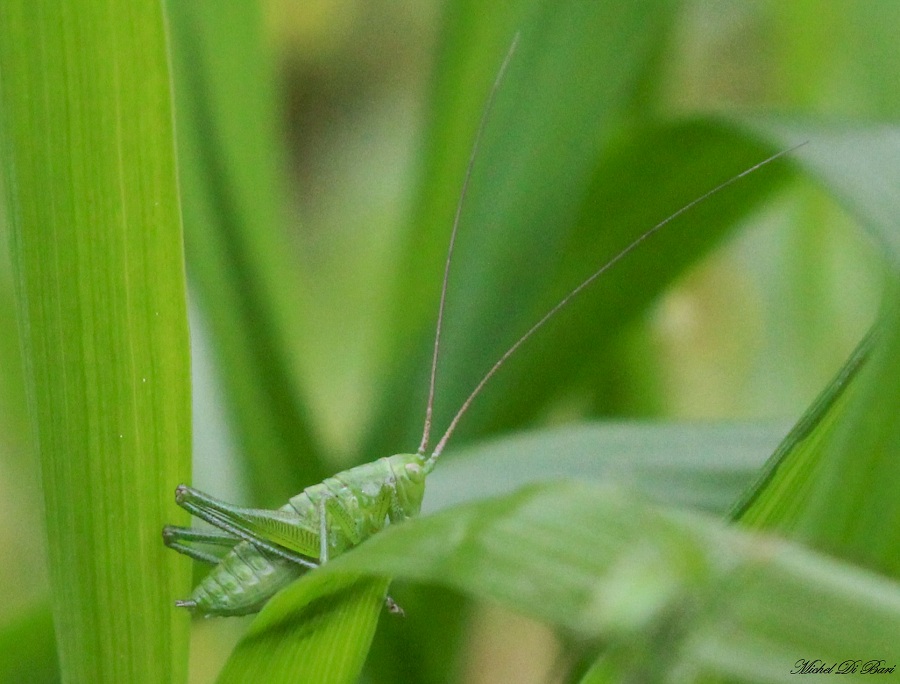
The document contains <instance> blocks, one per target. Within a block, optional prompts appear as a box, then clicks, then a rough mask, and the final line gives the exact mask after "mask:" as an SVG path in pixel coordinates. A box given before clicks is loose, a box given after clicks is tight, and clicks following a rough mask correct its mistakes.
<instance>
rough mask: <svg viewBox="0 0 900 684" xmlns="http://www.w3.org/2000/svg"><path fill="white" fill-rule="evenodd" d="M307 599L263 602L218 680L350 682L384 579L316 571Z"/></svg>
mask: <svg viewBox="0 0 900 684" xmlns="http://www.w3.org/2000/svg"><path fill="white" fill-rule="evenodd" d="M312 579H313V580H314V581H312V582H310V583H307V584H306V585H305V588H304V592H305V596H306V599H305V600H304V599H303V598H300V599H297V597H296V596H292V599H293V600H283V599H281V598H280V597H276V598H274V599H272V600H271V601H270V602H269V603H268V604H266V606H265V608H263V611H262V612H261V613H260V615H259V617H257V618H256V619H255V620H254V621H253V624H252V625H251V626H250V628H249V629H248V630H247V633H246V634H245V635H244V637H243V639H242V640H241V642H240V643H239V644H238V646H237V648H235V650H234V652H233V653H232V654H231V657H230V658H229V660H228V663H227V664H226V666H225V669H224V670H223V672H222V674H221V676H220V677H219V680H218V681H219V682H220V684H237V683H239V682H260V681H264V682H267V684H279V682H284V683H285V684H288V683H291V684H306V683H308V684H345V683H346V684H350V683H351V682H355V681H357V679H358V677H359V673H360V671H361V670H362V666H363V663H364V662H365V659H366V655H367V654H368V652H369V644H370V643H371V642H372V637H373V636H374V634H375V626H376V625H377V623H378V617H379V615H380V614H381V613H382V612H383V611H384V610H385V607H384V595H385V591H386V590H387V585H388V582H387V581H386V580H382V579H378V578H360V577H354V576H352V575H328V576H325V575H320V576H319V577H317V578H312Z"/></svg>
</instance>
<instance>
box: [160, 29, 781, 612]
mask: <svg viewBox="0 0 900 684" xmlns="http://www.w3.org/2000/svg"><path fill="white" fill-rule="evenodd" d="M515 45H516V41H513V44H512V46H511V47H510V49H509V52H508V53H507V55H506V58H505V59H504V61H503V63H502V65H501V66H500V69H499V71H498V74H497V76H496V79H495V80H494V83H493V86H492V87H491V90H490V92H489V94H488V98H487V102H486V104H485V107H484V112H483V113H482V116H481V121H480V124H479V127H478V129H477V131H476V133H475V137H474V142H473V144H472V150H471V153H470V156H469V161H468V166H467V169H466V173H465V176H464V179H463V183H462V189H461V191H460V196H459V200H458V202H457V207H456V214H455V218H454V221H453V226H452V229H451V232H450V244H449V247H448V250H447V256H446V261H445V264H444V275H443V285H442V288H441V295H440V302H439V305H438V313H437V323H436V326H435V335H434V349H433V355H432V361H431V375H430V384H429V392H428V402H427V405H426V410H425V421H424V428H423V431H422V440H421V443H420V444H419V448H418V450H417V451H416V453H411V454H396V455H394V456H388V457H385V458H380V459H378V460H377V461H374V462H373V463H367V464H364V465H360V466H356V467H355V468H350V469H349V470H345V471H343V472H341V473H338V474H336V475H334V476H333V477H329V478H327V479H325V480H324V481H323V482H321V483H319V484H315V485H312V486H311V487H307V488H306V489H305V490H303V491H302V492H301V493H299V494H297V495H296V496H295V497H293V498H292V499H291V500H290V501H289V502H288V503H287V504H285V505H284V506H283V507H281V508H280V509H278V510H262V509H253V508H241V507H237V506H233V505H230V504H228V503H225V502H223V501H219V500H217V499H214V498H212V497H210V496H208V495H206V494H203V493H202V492H199V491H197V490H195V489H192V488H191V487H188V486H187V485H179V486H178V488H177V489H176V491H175V500H176V502H177V503H178V505H179V506H181V507H182V508H184V509H186V510H187V511H188V512H190V513H191V514H192V515H194V516H196V517H198V518H200V519H202V520H204V521H206V522H207V523H209V524H211V525H212V526H213V527H214V528H215V529H212V530H198V529H192V528H184V527H174V526H167V527H166V528H164V530H163V539H164V540H165V543H166V545H167V546H169V547H171V548H173V549H175V550H176V551H179V552H181V553H184V554H186V555H188V556H190V557H191V558H194V559H196V560H199V561H203V562H206V563H210V564H212V565H214V566H215V567H214V568H213V569H212V571H211V572H210V573H209V574H208V575H207V576H206V578H205V579H203V580H202V581H201V582H200V584H199V585H198V586H197V587H196V588H195V589H194V591H193V593H192V594H191V597H190V598H189V599H186V600H183V601H178V602H177V605H179V606H183V607H185V608H189V609H191V610H193V611H197V612H199V613H202V614H205V615H223V616H224V615H245V614H248V613H253V612H256V611H258V610H260V608H262V606H263V605H264V604H265V603H266V601H268V600H269V599H270V598H271V597H272V596H273V595H274V594H275V593H276V592H278V591H279V590H280V589H282V588H283V587H285V586H286V585H288V584H289V583H291V582H292V581H293V580H295V579H296V578H298V577H299V576H300V575H302V574H303V573H305V572H307V571H309V570H310V569H314V568H316V567H318V566H319V565H321V564H323V563H325V562H327V561H328V559H329V558H333V557H335V556H337V555H339V554H341V553H343V552H344V551H346V550H348V549H350V548H352V547H354V546H356V545H358V544H360V543H361V542H363V541H364V540H365V539H367V538H368V537H370V536H372V535H373V534H375V533H376V532H378V531H380V530H382V529H384V528H385V527H386V526H387V525H389V524H392V523H398V522H400V521H402V520H406V519H407V518H411V517H414V516H416V515H417V514H418V513H419V510H420V508H421V505H422V499H423V497H424V494H425V479H426V477H427V476H428V474H429V473H430V472H431V471H432V469H433V468H434V466H435V463H436V462H437V460H438V458H439V457H440V455H441V453H442V452H443V451H444V447H445V446H446V445H447V442H448V440H449V439H450V437H451V435H452V434H453V431H454V430H455V429H456V426H457V424H458V423H459V421H460V420H461V419H462V417H463V415H465V413H466V411H468V409H469V407H470V406H471V404H472V402H473V401H474V400H475V398H476V397H477V396H478V395H479V394H480V393H481V391H482V389H483V388H484V386H485V385H486V384H487V383H488V381H489V380H490V379H491V378H492V377H493V376H494V374H495V373H496V372H497V371H498V370H499V369H500V367H501V366H502V365H503V364H504V363H505V362H506V361H507V359H509V357H511V356H512V355H513V354H514V353H515V352H516V351H517V350H518V349H519V347H521V346H522V345H523V344H524V343H525V342H526V341H527V340H528V339H529V338H530V337H531V336H532V335H534V334H535V333H536V332H537V331H538V330H540V329H541V328H542V327H543V326H544V325H545V324H546V323H547V322H548V321H549V320H550V319H551V318H552V317H553V316H555V315H556V314H557V313H558V312H559V311H560V310H561V309H562V308H563V307H565V306H566V305H568V304H569V303H570V302H571V301H572V299H573V298H575V297H576V296H577V295H578V294H579V293H581V292H582V290H584V289H585V288H587V287H588V286H590V285H591V284H592V283H593V282H594V281H595V280H597V278H599V277H600V276H601V275H602V274H603V273H604V272H605V271H606V270H607V269H609V268H610V267H612V266H613V265H614V264H615V263H616V262H618V261H619V260H620V259H622V258H623V257H625V256H626V255H627V254H628V253H629V252H631V251H632V250H633V249H635V248H636V247H637V246H638V245H639V244H640V243H641V242H643V241H644V240H646V239H647V238H648V237H650V236H651V235H653V234H654V233H656V232H657V231H658V230H660V229H661V228H662V227H663V226H665V225H666V224H668V223H669V222H671V221H672V220H673V219H675V218H676V217H678V216H680V215H681V214H683V213H685V212H686V211H688V210H689V209H691V208H692V207H694V206H695V205H697V204H699V203H700V202H702V201H704V200H705V199H707V198H708V197H710V196H711V195H713V194H715V193H717V192H718V191H720V190H722V189H723V188H725V187H727V186H729V185H731V184H732V183H734V182H736V181H737V180H739V179H740V178H743V177H744V176H746V175H748V174H750V173H752V172H753V171H755V170H756V169H758V168H760V167H761V166H763V165H765V164H768V163H769V162H771V161H773V160H774V159H776V158H778V157H780V156H782V155H783V154H786V153H787V152H789V151H790V150H784V151H782V152H779V153H778V154H775V155H773V156H771V157H769V158H768V159H765V160H764V161H761V162H759V163H758V164H756V165H754V166H752V167H750V168H748V169H746V170H745V171H743V172H742V173H740V174H738V175H736V176H733V177H732V178H730V179H728V180H726V181H725V182H723V183H721V184H720V185H718V186H717V187H715V188H713V189H712V190H710V191H708V192H707V193H706V194H704V195H702V196H701V197H698V198H697V199H695V200H694V201H692V202H690V203H689V204H687V205H685V206H684V207H682V208H681V209H679V210H678V211H676V212H675V213H674V214H672V215H671V216H669V217H668V218H666V219H665V220H663V221H661V222H660V223H658V224H657V225H655V226H654V227H652V228H650V229H649V230H647V231H645V232H644V233H642V234H641V235H640V236H639V237H637V238H636V239H635V240H634V241H633V242H631V243H630V244H629V245H628V246H627V247H625V248H624V249H622V250H621V251H620V252H619V253H618V254H617V255H616V256H614V257H613V258H612V259H611V260H609V261H608V262H606V263H605V264H604V265H603V266H601V267H600V268H598V269H597V270H596V271H595V272H594V273H593V274H591V275H590V276H589V277H588V278H586V279H585V280H584V281H583V282H581V283H580V284H579V285H578V286H577V287H575V288H574V289H573V290H572V291H571V292H569V293H568V294H567V295H566V296H565V297H564V298H563V299H562V300H560V301H559V302H558V303H557V304H556V306H554V307H553V308H552V309H550V310H549V311H548V312H547V313H546V314H545V315H544V316H543V317H542V318H541V319H540V320H539V321H537V323H535V324H534V325H533V326H532V327H531V328H529V329H528V330H527V331H526V332H525V334H523V335H522V336H521V337H520V338H519V339H518V340H517V341H516V342H515V343H514V344H513V345H512V346H511V347H510V348H509V349H508V350H507V351H506V352H505V353H504V354H503V355H502V356H501V357H500V358H499V359H498V360H497V361H496V363H495V364H494V365H493V366H492V367H491V368H490V370H488V372H487V373H486V374H485V376H484V377H483V378H482V379H481V380H480V381H479V382H478V384H477V385H475V388H474V389H473V390H472V392H471V394H470V395H469V396H468V398H467V399H466V400H465V401H464V402H463V404H462V406H461V407H460V408H459V410H458V411H457V413H456V415H455V416H454V417H453V419H452V420H451V421H450V424H449V426H448V427H447V430H446V432H444V434H443V436H442V437H441V438H440V439H439V440H438V442H437V445H436V446H435V447H434V449H433V450H432V451H431V452H430V453H429V452H428V447H429V443H430V434H431V423H432V406H433V404H434V396H435V380H436V375H437V362H438V354H439V351H440V343H441V327H442V323H443V318H444V303H445V300H446V295H447V283H448V279H449V274H450V264H451V260H452V256H453V247H454V243H455V241H456V234H457V229H458V227H459V223H460V216H461V213H462V207H463V203H464V200H465V196H466V189H467V187H468V183H469V178H470V177H471V173H472V167H473V165H474V162H475V158H476V154H477V151H478V145H479V142H480V140H481V137H482V133H483V131H484V128H485V125H486V122H487V119H488V115H489V112H490V109H491V106H492V104H493V100H494V96H495V94H496V92H497V89H498V87H499V84H500V82H501V80H502V78H503V74H504V72H505V70H506V67H507V65H508V64H509V61H510V59H511V57H512V54H513V52H514V50H515ZM792 149H794V148H792ZM196 545H200V547H203V548H198V547H197V546H196ZM210 548H216V549H218V550H219V552H218V553H216V552H213V551H207V550H204V549H210ZM386 602H387V606H388V608H389V610H391V611H392V612H401V611H400V609H399V607H398V606H397V605H396V604H395V603H394V602H393V601H392V600H391V599H390V598H387V599H386Z"/></svg>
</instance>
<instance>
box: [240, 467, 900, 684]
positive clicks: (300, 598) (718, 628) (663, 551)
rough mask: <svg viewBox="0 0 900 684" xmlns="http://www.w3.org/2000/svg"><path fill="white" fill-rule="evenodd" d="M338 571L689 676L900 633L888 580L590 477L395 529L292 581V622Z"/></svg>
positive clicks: (870, 646)
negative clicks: (503, 609)
mask: <svg viewBox="0 0 900 684" xmlns="http://www.w3.org/2000/svg"><path fill="white" fill-rule="evenodd" d="M345 573H354V575H355V574H356V573H359V574H362V575H369V574H371V575H376V576H377V575H381V576H394V577H396V578H401V579H405V580H408V581H414V582H425V583H429V584H440V585H444V586H450V587H454V588H456V589H458V590H460V591H463V592H466V593H470V594H473V595H475V596H477V597H480V598H482V599H486V600H491V601H497V602H500V603H502V604H504V605H506V606H509V607H511V608H513V609H514V610H518V611H521V612H523V613H525V614H527V615H530V616H532V617H534V618H537V619H539V620H541V621H544V622H547V623H549V624H551V625H555V626H557V627H559V628H561V629H563V630H564V631H566V632H568V633H569V634H570V635H571V636H572V637H573V638H576V639H578V640H581V641H582V643H584V644H596V643H597V640H601V641H602V643H603V644H605V645H608V646H611V647H618V648H622V649H625V653H626V655H627V656H628V657H627V658H625V660H626V661H627V662H634V659H635V658H639V657H642V656H643V657H645V658H646V657H649V654H652V655H653V657H654V658H655V659H656V660H655V661H654V668H658V669H659V671H662V672H667V673H672V672H676V671H681V672H689V673H691V675H692V677H693V678H694V679H693V680H697V681H705V678H708V677H727V678H734V679H740V678H742V677H747V676H752V678H753V679H754V681H759V682H776V681H778V682H781V681H785V679H786V678H787V677H788V676H789V673H790V671H791V669H792V668H793V667H794V666H795V663H796V661H797V659H798V658H800V657H803V655H804V654H812V653H814V654H816V657H820V658H822V659H825V660H836V661H838V662H840V661H842V660H845V659H847V658H848V657H856V656H857V655H858V656H859V657H861V658H865V659H868V658H878V657H886V658H891V657H893V656H892V655H891V654H892V653H893V649H894V647H895V646H896V636H895V635H896V634H898V633H900V585H898V584H897V583H895V582H891V581H889V580H887V579H885V578H884V577H880V576H878V575H875V574H874V573H869V572H866V571H863V570H860V569H858V568H854V567H852V566H850V565H847V564H843V563H839V562H835V561H833V560H829V559H828V558H826V557H824V556H821V555H818V554H816V553H813V552H811V551H808V550H805V549H803V548H802V547H799V546H797V545H794V544H791V543H788V542H782V541H778V540H776V539H774V538H771V537H763V536H759V535H751V534H748V533H746V532H742V531H740V530H738V529H736V528H727V527H725V526H724V525H723V524H721V523H718V522H716V521H713V520H710V519H708V518H705V517H700V516H698V515H695V514H690V515H689V514H686V513H683V512H682V513H676V512H672V511H667V510H665V509H657V508H654V507H652V506H647V505H645V504H642V503H640V502H638V501H636V500H634V498H633V497H629V496H625V495H623V494H622V493H621V492H617V491H614V490H611V489H609V488H602V487H596V486H586V485H583V484H570V483H560V484H555V485H543V486H536V487H532V488H528V489H526V490H522V491H519V492H517V493H515V494H512V495H509V496H505V497H501V498H498V499H494V500H489V501H482V502H478V503H473V504H467V505H464V506H460V507H458V508H455V509H452V510H448V511H444V512H442V513H438V514H436V515H434V516H430V517H425V518H420V519H417V520H414V521H411V522H409V523H406V524H403V525H397V526H394V527H391V528H389V529H387V530H385V531H384V532H383V533H382V534H379V535H377V536H375V537H373V538H371V539H370V540H368V541H367V542H365V543H364V544H362V545H361V546H360V547H358V548H356V549H354V550H353V551H350V552H348V553H347V554H345V555H343V556H341V557H339V558H336V559H334V561H332V562H330V563H329V564H327V565H325V566H324V567H323V568H321V569H319V570H317V571H316V572H314V573H312V574H310V575H309V576H308V577H306V578H304V579H301V580H299V581H298V582H297V583H295V584H294V585H291V586H290V587H288V588H287V589H285V590H284V591H283V592H282V593H281V594H279V595H278V596H277V597H276V599H275V601H277V606H278V608H277V611H278V614H279V616H280V617H281V618H283V619H290V618H289V616H290V615H291V614H292V611H293V610H299V609H301V608H302V606H303V605H305V604H306V603H307V602H308V601H309V600H310V598H311V593H312V592H314V591H324V592H327V591H328V580H327V579H325V577H326V576H327V577H331V576H335V577H343V576H344V575H345ZM343 581H350V580H349V579H348V580H341V582H343ZM341 582H339V583H338V586H341ZM320 600H324V598H320ZM275 617H276V615H275V611H274V610H273V611H272V612H270V614H269V616H268V618H267V621H268V622H269V623H270V624H271V622H272V620H273V619H274V618H275ZM262 618H263V615H260V619H262ZM848 624H852V625H854V628H853V629H847V628H846V627H847V625H848ZM270 638H271V639H272V641H271V642H269V646H268V647H274V644H275V643H276V641H275V640H276V639H277V638H278V637H277V634H276V633H275V632H273V633H272V634H271V635H270ZM254 646H256V647H257V648H265V647H266V645H265V644H263V643H259V642H258V643H256V644H254ZM853 654H856V655H853ZM889 664H890V663H888V665H889ZM636 672H640V670H635V671H633V672H631V674H635V673H636ZM849 678H850V679H851V681H858V680H859V679H858V678H857V679H854V678H853V677H852V676H849Z"/></svg>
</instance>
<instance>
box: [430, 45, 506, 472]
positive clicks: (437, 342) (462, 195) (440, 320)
mask: <svg viewBox="0 0 900 684" xmlns="http://www.w3.org/2000/svg"><path fill="white" fill-rule="evenodd" d="M518 43H519V34H518V33H516V35H515V36H514V37H513V40H512V43H511V44H510V46H509V49H508V50H507V51H506V57H504V58H503V62H502V63H501V64H500V68H499V69H498V70H497V75H496V76H495V77H494V83H493V85H491V90H490V92H489V93H488V98H487V102H485V105H484V110H483V111H482V112H481V121H479V123H478V129H477V130H476V132H475V139H474V141H473V142H472V150H471V152H470V153H469V163H468V164H467V165H466V175H465V176H464V177H463V183H462V189H461V190H460V192H459V200H457V202H456V213H455V215H454V217H453V229H452V230H451V231H450V245H449V246H448V247H447V258H446V261H445V262H444V280H443V283H442V284H441V301H440V304H439V305H438V316H437V324H436V325H435V329H434V351H433V353H432V356H431V378H430V380H429V383H428V404H427V405H426V407H425V424H424V426H423V428H422V441H421V442H420V443H419V449H418V453H419V454H420V455H424V453H425V451H426V450H427V449H428V441H429V439H430V438H431V417H432V413H433V409H434V386H435V380H436V379H437V364H438V354H439V353H440V348H441V329H442V328H443V324H444V304H445V302H446V300H447V283H448V281H449V280H450V262H451V261H452V260H453V247H454V246H455V245H456V233H457V232H458V230H459V220H460V217H461V216H462V210H463V204H464V203H465V199H466V192H467V191H468V189H469V180H470V179H471V177H472V168H473V167H474V166H475V158H476V157H477V156H478V146H479V144H480V143H481V138H482V136H483V134H484V129H485V127H486V126H487V122H488V118H489V115H490V112H491V108H492V107H493V104H494V98H495V96H496V95H497V91H498V90H499V89H500V83H501V82H502V81H503V75H504V74H505V73H506V68H507V67H508V66H509V62H510V60H511V59H512V56H513V53H514V52H515V51H516V45H518Z"/></svg>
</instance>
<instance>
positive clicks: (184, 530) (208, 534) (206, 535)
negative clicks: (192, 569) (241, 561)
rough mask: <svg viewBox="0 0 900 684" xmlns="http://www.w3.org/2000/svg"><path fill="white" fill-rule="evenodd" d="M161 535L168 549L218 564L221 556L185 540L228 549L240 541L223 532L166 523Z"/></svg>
mask: <svg viewBox="0 0 900 684" xmlns="http://www.w3.org/2000/svg"><path fill="white" fill-rule="evenodd" d="M162 535H163V543H164V544H165V545H166V546H168V547H169V548H170V549H173V550H175V551H178V553H183V554H184V555H185V556H188V557H190V558H193V559H194V560H196V561H200V562H201V563H208V564H209V565H218V564H219V562H220V561H221V560H222V558H221V556H219V555H217V554H215V553H210V552H208V551H203V550H201V549H198V548H195V547H193V546H189V545H188V544H187V543H185V542H190V543H198V544H210V545H213V546H220V547H227V548H228V549H229V550H230V549H231V547H233V546H234V545H235V544H237V543H238V542H239V541H240V539H238V538H237V537H233V536H231V535H230V534H225V533H224V532H216V531H215V530H195V529H193V528H191V527H176V526H175V525H166V526H165V527H164V528H163V531H162Z"/></svg>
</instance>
